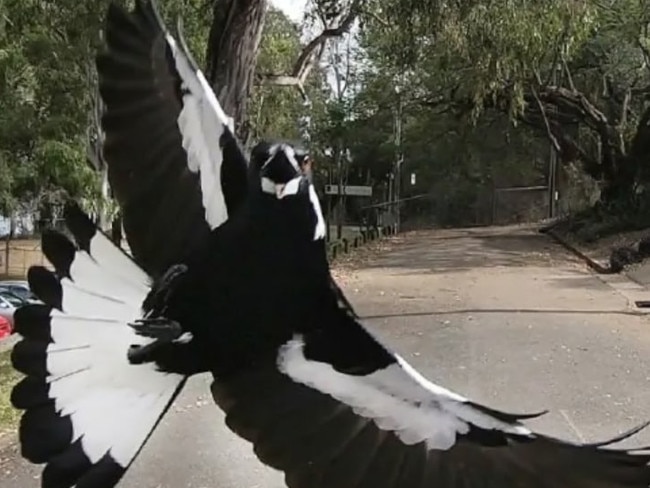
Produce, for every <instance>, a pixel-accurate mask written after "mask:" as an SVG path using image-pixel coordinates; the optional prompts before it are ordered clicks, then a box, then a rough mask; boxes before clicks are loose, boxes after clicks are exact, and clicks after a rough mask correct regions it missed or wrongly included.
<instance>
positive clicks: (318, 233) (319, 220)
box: [309, 183, 327, 241]
mask: <svg viewBox="0 0 650 488" xmlns="http://www.w3.org/2000/svg"><path fill="white" fill-rule="evenodd" d="M309 201H310V202H311V206H312V207H313V209H314V213H315V214H316V228H315V229H314V240H315V241H317V240H318V239H324V238H325V235H326V234H327V230H326V228H325V219H324V218H323V211H322V210H321V207H320V201H319V200H318V195H317V194H316V189H315V188H314V185H312V184H311V183H310V184H309Z"/></svg>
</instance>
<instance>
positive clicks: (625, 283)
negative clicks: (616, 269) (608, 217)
mask: <svg viewBox="0 0 650 488" xmlns="http://www.w3.org/2000/svg"><path fill="white" fill-rule="evenodd" d="M540 232H541V233H543V234H547V235H549V236H550V237H551V238H552V239H553V240H554V241H556V242H557V243H558V244H560V245H561V246H562V247H564V248H565V249H566V250H567V251H569V252H570V253H571V254H573V255H574V256H576V257H578V258H579V259H581V260H582V261H583V262H584V263H585V264H587V266H588V267H589V268H590V269H591V270H593V271H595V272H596V273H595V275H596V277H597V278H598V279H599V280H600V281H602V282H603V283H605V284H606V285H608V286H609V287H611V288H612V289H613V290H614V291H616V292H618V293H619V294H620V295H621V296H623V298H625V300H626V301H627V309H628V310H629V311H633V312H635V313H638V314H639V315H648V314H650V310H649V309H642V308H638V307H637V306H636V303H635V302H636V301H639V300H648V299H649V298H650V290H648V288H646V287H645V286H644V285H643V284H641V283H639V282H638V281H637V280H635V279H634V278H632V277H631V276H630V275H629V274H627V273H626V272H625V271H622V272H620V273H613V272H611V270H610V269H609V268H606V267H605V266H603V265H602V264H600V263H599V262H598V261H596V260H594V259H592V258H591V257H589V256H587V255H586V254H585V253H583V252H582V251H580V249H578V248H577V247H575V246H574V245H572V244H571V243H569V242H568V241H566V240H565V239H564V238H562V237H561V236H560V235H558V234H557V233H556V232H555V231H554V230H553V229H540Z"/></svg>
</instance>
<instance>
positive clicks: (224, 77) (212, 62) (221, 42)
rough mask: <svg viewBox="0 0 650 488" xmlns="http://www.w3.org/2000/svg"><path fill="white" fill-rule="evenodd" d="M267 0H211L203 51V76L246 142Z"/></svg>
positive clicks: (237, 131)
mask: <svg viewBox="0 0 650 488" xmlns="http://www.w3.org/2000/svg"><path fill="white" fill-rule="evenodd" d="M267 3H268V0H214V9H213V15H214V17H213V20H212V26H211V28H210V35H209V38H208V47H207V53H206V64H207V67H206V77H207V78H208V81H209V82H210V84H211V85H212V87H213V89H214V92H215V94H216V95H217V98H218V99H219V102H220V103H221V105H222V106H223V109H224V111H225V112H226V114H227V115H228V116H230V117H233V118H234V120H235V133H236V134H237V136H238V137H239V138H240V140H241V141H242V142H244V143H246V142H247V140H248V137H249V132H250V129H249V127H250V125H249V123H248V120H247V111H246V109H247V105H248V99H249V97H250V95H251V91H252V88H253V82H254V77H255V67H256V65H257V55H258V53H259V47H260V40H261V38H262V30H263V28H264V20H265V17H266V7H267Z"/></svg>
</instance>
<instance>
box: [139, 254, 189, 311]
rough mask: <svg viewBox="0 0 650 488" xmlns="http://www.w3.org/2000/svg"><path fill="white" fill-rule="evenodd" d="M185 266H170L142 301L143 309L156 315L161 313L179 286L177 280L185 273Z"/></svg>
mask: <svg viewBox="0 0 650 488" xmlns="http://www.w3.org/2000/svg"><path fill="white" fill-rule="evenodd" d="M187 269H188V268H187V266H186V265H185V264H175V265H173V266H170V267H169V269H168V270H167V271H165V274H164V275H162V277H161V278H160V279H159V280H157V281H156V282H155V283H154V285H153V287H152V288H151V290H150V291H149V294H148V295H147V297H146V298H145V300H144V303H143V309H144V310H147V311H149V312H150V313H153V312H154V311H157V312H156V314H160V313H162V311H163V310H164V309H165V308H166V305H167V303H168V301H169V297H170V296H171V294H172V293H173V292H174V290H176V289H177V288H178V286H179V284H180V280H179V278H180V277H182V276H183V275H185V273H187Z"/></svg>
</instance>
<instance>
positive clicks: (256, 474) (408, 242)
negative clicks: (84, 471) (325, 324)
mask: <svg viewBox="0 0 650 488" xmlns="http://www.w3.org/2000/svg"><path fill="white" fill-rule="evenodd" d="M389 246H390V247H391V249H390V250H388V251H386V252H384V253H381V254H378V255H377V256H374V257H373V258H372V260H371V261H370V262H368V263H367V264H365V265H364V266H363V267H361V268H360V269H358V270H356V271H354V272H353V273H352V274H351V275H350V273H346V275H345V276H343V277H342V280H343V284H344V287H345V289H346V291H347V294H348V296H349V297H350V299H351V300H352V302H353V303H354V304H355V305H356V307H357V309H358V312H359V313H360V314H362V315H363V316H371V317H374V318H371V319H369V320H367V321H366V323H367V325H368V327H370V328H371V329H372V330H373V331H374V332H375V333H377V334H378V335H379V336H381V337H382V338H383V339H384V340H385V342H386V343H387V344H389V345H390V346H392V347H393V348H394V349H396V350H397V351H398V352H400V353H401V354H402V355H403V356H405V357H406V358H407V359H408V360H410V361H411V362H412V363H413V364H414V365H415V366H416V367H417V368H418V369H420V371H422V372H423V373H424V374H425V375H426V376H428V377H429V378H430V379H432V380H433V381H436V382H439V383H441V384H443V385H445V386H446V387H448V388H451V389H454V390H456V391H458V392H460V393H462V394H464V395H467V396H469V397H471V398H473V399H474V400H477V401H481V402H484V403H487V404H489V405H490V406H493V407H499V408H504V409H508V410H509V411H515V412H535V411H540V410H543V409H550V410H551V412H550V413H549V414H547V415H546V416H544V417H542V418H541V419H539V420H535V421H533V422H530V424H529V425H531V426H533V427H534V428H536V429H539V430H541V431H542V432H544V433H547V434H552V435H557V436H562V437H564V438H568V439H571V440H587V441H592V440H596V439H600V438H603V437H608V436H613V435H614V434H616V433H618V432H620V431H621V430H624V429H627V428H630V427H631V426H633V425H635V424H637V423H640V422H642V421H644V420H647V419H650V317H645V316H640V315H638V314H635V313H634V312H633V311H632V309H631V308H630V307H629V304H628V301H627V299H626V298H625V296H624V295H623V294H622V293H621V292H620V291H617V290H615V289H613V288H612V287H610V286H609V285H607V284H605V283H603V282H602V281H601V280H600V279H599V278H598V277H596V276H595V275H593V274H590V273H589V272H587V271H586V270H585V269H584V267H583V266H582V265H581V264H580V263H577V262H576V261H575V260H573V259H572V258H571V257H570V256H568V255H567V253H566V252H564V251H563V250H562V249H561V248H560V247H558V246H557V245H555V244H553V243H551V242H550V241H549V240H547V239H546V238H545V237H543V236H541V235H538V234H535V233H534V232H532V231H527V230H525V229H524V230H522V229H521V228H506V229H503V228H501V229H494V228H493V229H479V230H462V231H438V232H424V233H417V234H413V235H408V236H406V237H399V238H398V239H397V240H396V242H394V243H392V244H390V245H389ZM649 295H650V294H649ZM208 384H209V381H208V379H207V378H206V377H197V378H194V379H193V381H191V382H190V384H189V385H188V387H187V389H186V390H185V392H184V393H183V395H182V397H181V398H180V399H179V400H178V401H177V404H176V405H177V406H176V407H175V408H174V409H173V411H172V412H171V413H170V414H169V415H168V416H167V417H166V419H165V420H164V421H163V423H162V425H161V426H160V427H159V428H158V429H157V431H156V432H155V433H154V435H153V436H152V438H151V440H150V442H149V443H148V444H147V446H146V447H145V449H144V450H143V452H142V454H141V455H140V457H139V458H138V459H137V461H136V462H135V464H134V465H133V466H132V468H131V469H130V471H129V473H128V474H127V476H126V478H125V479H124V480H123V482H122V483H121V485H120V488H281V487H283V486H284V485H283V483H282V476H281V475H280V474H279V473H277V472H274V471H272V470H271V469H268V468H266V467H264V466H262V465H261V464H260V463H259V462H258V461H257V460H256V459H255V457H254V455H253V453H252V450H251V448H250V447H249V445H248V444H246V443H245V442H244V441H241V440H240V439H238V438H236V437H235V436H234V435H233V434H231V433H230V432H229V431H228V430H227V429H226V428H225V427H224V423H223V416H222V415H221V413H220V412H219V411H218V410H217V408H216V407H215V406H214V405H213V404H212V402H211V399H210V397H209V393H208ZM636 442H638V443H641V444H646V445H647V444H649V443H650V433H648V432H643V433H642V434H641V435H639V436H638V437H637V439H636V440H635V443H636ZM38 476H39V470H38V469H35V468H34V467H31V466H28V465H27V464H25V463H23V462H22V461H20V460H18V459H17V456H16V454H15V448H11V447H10V448H7V449H5V450H4V451H1V452H0V488H31V487H37V486H39V481H38Z"/></svg>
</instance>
